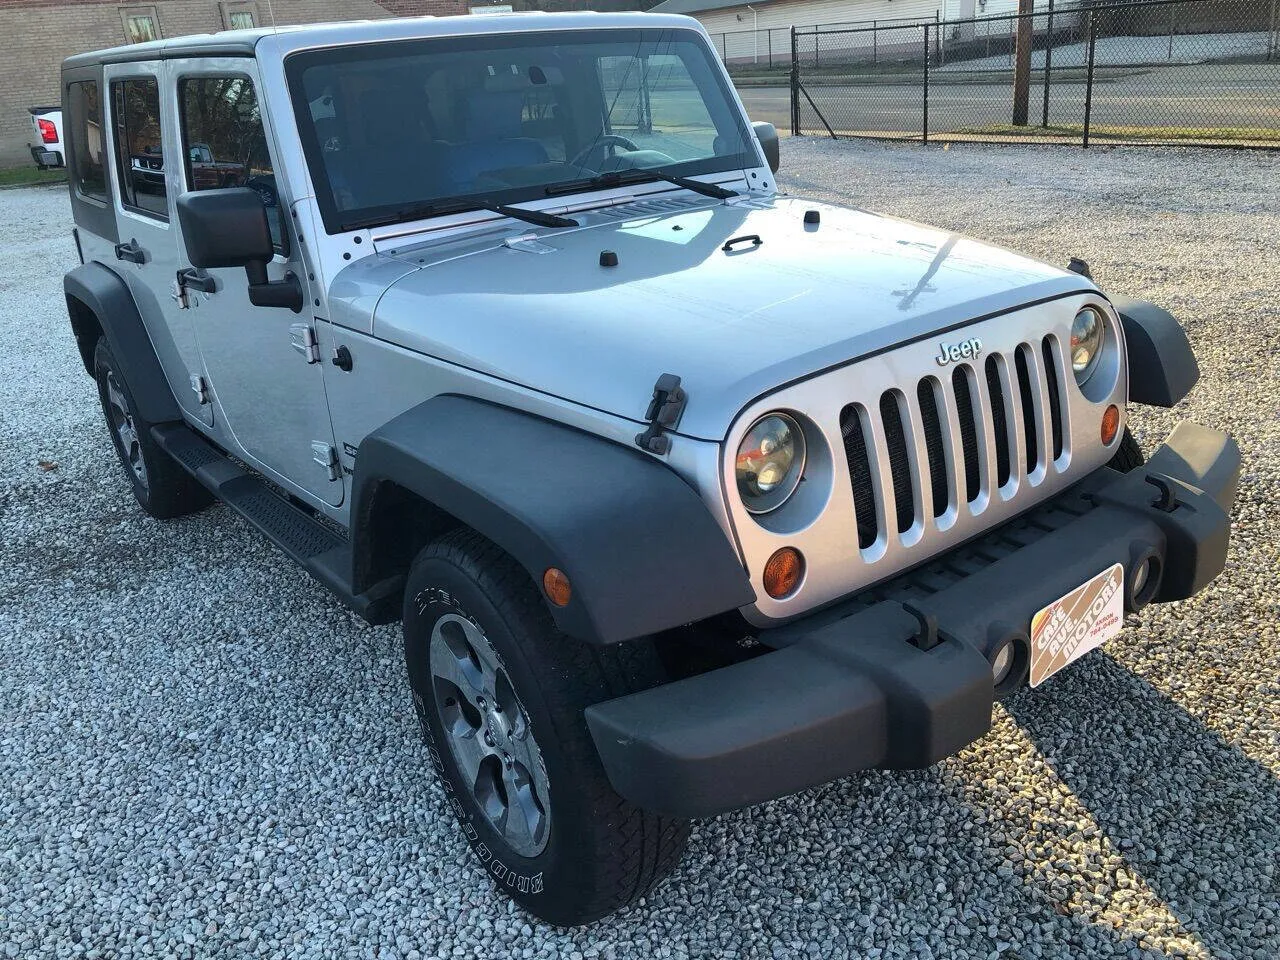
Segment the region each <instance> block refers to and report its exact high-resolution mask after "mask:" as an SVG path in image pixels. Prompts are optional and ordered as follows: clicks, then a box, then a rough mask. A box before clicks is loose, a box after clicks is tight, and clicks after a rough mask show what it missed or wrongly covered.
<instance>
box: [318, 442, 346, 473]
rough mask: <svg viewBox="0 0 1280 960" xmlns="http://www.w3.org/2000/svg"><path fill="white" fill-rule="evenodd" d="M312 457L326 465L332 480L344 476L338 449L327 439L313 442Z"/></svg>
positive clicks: (323, 465) (325, 467)
mask: <svg viewBox="0 0 1280 960" xmlns="http://www.w3.org/2000/svg"><path fill="white" fill-rule="evenodd" d="M311 459H312V460H314V461H315V462H316V463H318V464H320V466H322V467H324V469H325V470H326V472H327V473H328V474H329V479H330V480H337V479H338V478H339V477H341V476H342V467H341V465H340V464H339V463H338V451H337V450H335V449H333V447H332V446H331V445H330V444H328V443H326V442H325V441H323V440H313V441H312V442H311Z"/></svg>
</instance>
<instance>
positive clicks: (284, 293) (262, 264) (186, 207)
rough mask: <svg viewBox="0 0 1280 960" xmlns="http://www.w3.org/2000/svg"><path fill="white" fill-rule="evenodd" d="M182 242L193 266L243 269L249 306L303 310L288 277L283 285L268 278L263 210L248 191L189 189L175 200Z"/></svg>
mask: <svg viewBox="0 0 1280 960" xmlns="http://www.w3.org/2000/svg"><path fill="white" fill-rule="evenodd" d="M177 207H178V222H179V223H180V224H181V225H182V241H183V243H184V244H185V246H186V248H187V258H188V259H189V260H190V261H191V265H192V266H193V267H203V268H206V269H211V268H217V267H244V272H245V275H246V276H247V277H248V280H249V302H250V303H252V304H253V305H254V306H256V307H288V308H289V309H290V310H292V311H293V312H294V313H297V312H298V311H300V310H301V309H302V284H301V283H300V282H299V281H298V278H297V276H295V275H294V274H293V273H292V272H290V273H286V274H285V275H284V279H283V280H275V281H271V280H268V279H267V264H268V263H270V262H271V259H272V257H274V256H275V245H274V244H273V242H272V240H271V227H270V225H269V224H268V223H267V208H266V205H265V204H263V202H262V196H261V195H260V194H259V193H258V192H257V191H256V190H251V189H250V188H248V187H225V188H223V189H220V190H193V191H188V192H187V193H184V194H182V196H180V197H178V202H177Z"/></svg>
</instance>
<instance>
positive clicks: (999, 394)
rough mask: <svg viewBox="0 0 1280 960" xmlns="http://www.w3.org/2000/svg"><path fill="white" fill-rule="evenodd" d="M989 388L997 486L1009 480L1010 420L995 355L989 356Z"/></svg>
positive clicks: (1001, 485)
mask: <svg viewBox="0 0 1280 960" xmlns="http://www.w3.org/2000/svg"><path fill="white" fill-rule="evenodd" d="M986 368H987V390H988V392H989V394H990V397H991V401H990V402H991V425H992V428H993V430H994V433H995V441H996V486H997V487H1003V486H1004V485H1005V484H1006V483H1008V482H1009V421H1008V418H1007V416H1006V413H1005V411H1006V407H1007V405H1006V402H1005V396H1004V385H1003V383H1002V382H1001V379H1000V365H999V363H998V362H997V361H996V358H995V357H994V356H990V357H987V363H986Z"/></svg>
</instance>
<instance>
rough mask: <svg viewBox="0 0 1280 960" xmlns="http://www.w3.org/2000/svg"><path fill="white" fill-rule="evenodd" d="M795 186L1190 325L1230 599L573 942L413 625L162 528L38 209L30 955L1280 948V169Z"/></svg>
mask: <svg viewBox="0 0 1280 960" xmlns="http://www.w3.org/2000/svg"><path fill="white" fill-rule="evenodd" d="M783 159H784V163H785V169H786V171H787V173H788V175H787V176H786V177H785V178H784V182H785V184H786V186H787V187H788V189H790V190H792V191H793V192H810V193H818V194H821V195H824V196H826V197H828V198H831V199H835V200H837V201H845V202H848V203H852V204H855V205H865V206H868V207H871V208H874V209H878V210H882V211H886V212H889V213H893V214H896V215H901V216H905V217H910V218H914V219H919V220H924V221H931V222H935V223H941V224H943V225H945V226H948V227H951V228H954V229H957V230H963V231H965V232H968V233H971V234H974V235H976V236H979V237H982V238H985V239H988V240H992V241H995V242H998V243H1003V244H1007V245H1009V246H1011V247H1014V248H1017V249H1020V250H1024V251H1027V252H1029V253H1032V254H1035V255H1038V256H1041V257H1043V258H1045V259H1047V260H1050V261H1053V262H1057V263H1065V262H1066V260H1067V257H1068V256H1069V255H1071V254H1077V255H1084V256H1087V257H1088V259H1089V260H1090V262H1091V263H1092V265H1093V267H1094V271H1095V274H1096V276H1097V277H1098V278H1099V280H1100V282H1101V283H1102V284H1103V286H1104V287H1107V288H1109V289H1115V290H1122V291H1134V292H1140V293H1141V294H1143V295H1146V296H1149V297H1151V298H1152V299H1154V300H1157V301H1159V302H1161V303H1163V304H1165V305H1167V306H1169V307H1170V308H1172V309H1174V310H1175V311H1176V312H1177V313H1178V314H1179V315H1181V316H1182V317H1183V318H1184V319H1185V321H1186V322H1187V325H1188V329H1189V332H1190V336H1191V339H1192V341H1193V343H1194V345H1195V347H1196V350H1197V353H1198V354H1199V357H1200V362H1201V365H1202V368H1203V370H1204V379H1203V381H1202V382H1201V384H1200V387H1199V389H1198V390H1197V391H1196V392H1195V394H1194V396H1193V397H1192V398H1191V399H1190V400H1189V401H1188V402H1187V403H1186V404H1185V409H1180V410H1177V411H1173V412H1172V413H1169V412H1158V411H1148V410H1142V411H1140V412H1139V413H1138V415H1137V418H1136V419H1137V428H1138V431H1139V433H1140V435H1141V438H1142V439H1143V440H1144V441H1146V442H1147V443H1148V444H1151V443H1154V442H1157V441H1158V439H1159V438H1160V437H1161V436H1162V435H1163V434H1164V433H1165V431H1167V429H1168V428H1169V427H1170V425H1171V424H1172V423H1173V422H1174V420H1175V418H1177V417H1179V416H1187V415H1189V416H1193V417H1195V418H1197V419H1199V420H1201V421H1203V422H1205V423H1208V424H1213V425H1218V426H1225V427H1227V428H1228V429H1230V430H1231V431H1232V432H1233V433H1234V434H1235V435H1236V437H1237V438H1238V439H1239V441H1240V444H1241V446H1242V447H1243V448H1244V451H1245V456H1246V472H1245V476H1244V479H1243V482H1242V487H1241V502H1242V504H1243V505H1242V506H1241V507H1240V508H1239V509H1238V517H1237V521H1236V532H1235V540H1234V545H1233V549H1232V555H1231V561H1230V566H1229V568H1228V572H1227V574H1226V576H1225V577H1224V578H1223V579H1221V580H1220V581H1219V582H1218V583H1217V584H1216V585H1215V586H1214V587H1212V588H1211V589H1210V590H1208V591H1207V592H1205V593H1204V594H1203V595H1202V596H1200V597H1198V598H1196V599H1195V600H1193V601H1191V602H1187V603H1183V604H1180V605H1177V606H1173V607H1161V608H1157V609H1154V610H1152V611H1151V612H1150V613H1149V614H1147V615H1145V616H1144V618H1143V622H1142V625H1141V627H1139V628H1137V629H1133V630H1130V631H1128V632H1126V633H1125V634H1124V635H1123V636H1122V637H1121V638H1119V639H1118V640H1116V641H1114V642H1113V643H1111V644H1110V645H1109V646H1108V647H1107V650H1106V651H1105V652H1099V653H1097V654H1092V655H1090V656H1089V657H1087V658H1086V659H1085V660H1084V661H1082V662H1081V663H1079V664H1078V665H1077V666H1076V667H1075V668H1074V669H1072V670H1070V671H1069V672H1067V673H1065V674H1063V675H1061V676H1060V677H1058V678H1056V679H1055V680H1054V681H1053V682H1052V683H1050V684H1049V685H1048V686H1046V687H1044V688H1042V689H1041V690H1040V691H1039V692H1038V693H1036V694H1024V695H1021V696H1020V697H1019V698H1017V699H1016V700H1015V701H1013V702H1012V703H1010V704H1009V705H1008V708H1007V709H1003V708H1001V709H998V710H997V717H996V723H995V730H994V731H993V732H992V734H991V735H990V736H989V737H987V738H986V739H984V740H983V741H981V742H980V743H978V744H976V745H975V746H973V747H971V748H969V749H967V750H965V751H964V752H963V753H962V754H961V755H960V756H958V757H955V758H953V759H951V760H948V761H946V762H944V763H942V764H940V765H938V766H936V767H934V768H933V769H930V770H927V771H922V772H918V773H911V774H881V773H870V774H867V775H865V776H860V777H856V778H852V779H849V780H846V781H842V782H839V783H835V784H831V785H829V786H826V787H824V788H822V789H819V790H815V791H811V792H809V793H805V794H802V795H799V796H796V797H792V798H788V799H785V800H781V801H778V802H775V803H771V804H768V805H765V806H762V807H759V808H756V809H752V810H748V811H744V812H741V813H737V814H734V815H731V816H725V817H721V818H719V819H717V820H714V821H710V822H705V823H702V824H699V825H698V826H697V827H696V829H695V832H694V836H693V841H692V845H691V848H690V851H689V855H688V857H687V858H686V860H685V862H684V864H683V866H682V867H681V868H680V870H679V871H678V872H677V873H676V874H675V876H674V877H673V878H672V879H671V880H670V881H668V882H667V883H666V884H664V885H663V886H662V887H660V888H659V889H658V890H657V891H656V892H655V893H654V894H653V896H651V897H650V898H649V899H648V901H647V902H644V903H642V904H640V905H638V906H636V907H634V908H632V909H630V910H628V911H627V912H625V913H624V914H622V915H620V916H618V917H616V918H614V919H612V920H609V921H607V922H604V923H601V924H598V925H596V926H595V927H592V928H589V929H584V930H578V931H570V932H564V931H556V930H553V929H550V928H546V927H543V926H541V925H539V924H537V923H535V922H532V921H530V920H529V919H527V918H526V917H525V916H523V915H521V914H519V913H517V912H515V911H514V909H513V908H512V907H510V906H509V905H508V904H507V902H505V901H504V900H501V899H499V898H496V897H495V896H494V895H492V893H491V891H490V888H489V884H488V881H487V880H485V879H484V877H483V876H482V875H481V874H480V872H479V871H477V870H476V869H474V868H473V867H472V865H471V862H470V858H469V854H468V851H467V849H466V846H465V844H464V842H463V841H462V839H461V838H460V837H459V835H458V833H457V831H456V830H455V829H454V826H453V823H452V821H451V819H450V817H449V816H448V814H447V812H446V810H445V809H444V806H443V803H442V799H441V794H440V792H439V791H438V790H437V788H436V787H435V786H434V784H433V782H432V780H431V777H430V775H429V773H428V769H427V762H426V756H425V751H424V747H423V746H422V744H421V742H420V740H419V738H418V735H417V731H416V728H415V724H414V722H413V719H412V715H411V711H410V705H409V698H408V694H407V689H406V684H405V680H404V677H403V665H402V662H401V652H400V643H399V637H398V633H397V631H396V629H393V628H378V629H373V628H370V627H367V626H364V625H362V624H361V623H360V622H358V621H357V620H356V619H354V618H353V617H352V616H350V615H349V614H348V613H346V612H345V611H344V610H343V609H341V608H340V607H338V606H337V605H336V604H335V603H333V602H332V601H331V600H330V599H329V598H328V596H327V594H326V593H325V592H324V590H322V589H321V588H320V587H319V586H317V585H316V584H314V583H312V582H311V581H310V580H308V578H307V577H306V576H305V575H303V574H301V573H299V572H298V571H297V570H296V569H295V568H294V567H293V566H292V565H291V564H290V562H289V561H288V560H286V559H285V558H284V557H283V556H282V555H281V554H280V553H278V552H277V551H276V550H274V549H273V548H272V547H270V546H268V545H267V543H266V542H265V541H264V540H262V539H261V538H260V537H258V536H256V535H255V534H253V533H252V532H251V531H250V530H249V529H248V528H247V526H246V525H245V524H244V523H242V522H239V521H238V520H236V519H235V518H234V517H233V516H232V515H231V514H229V512H228V511H226V510H225V509H223V508H220V507H215V508H213V509H210V510H208V511H206V512H205V513H202V514H201V515H199V516H196V517H192V518H189V519H185V520H182V521H177V522H171V523H164V524H161V523H156V522H154V521H151V520H149V519H147V518H146V517H144V516H143V515H142V514H141V513H140V512H139V511H138V510H137V509H136V508H135V507H134V505H133V503H132V500H131V498H130V497H129V495H128V492H127V490H126V486H125V482H124V480H123V478H122V477H121V476H120V474H119V472H118V471H119V468H118V467H117V466H116V464H115V463H114V461H113V456H112V452H111V449H110V446H109V444H108V440H107V436H106V432H105V430H104V428H103V426H102V423H101V421H100V415H99V412H98V409H97V400H96V397H95V394H94V391H93V387H92V383H91V381H90V380H89V379H88V378H87V377H86V376H84V374H83V372H82V370H81V369H79V367H78V360H77V357H76V355H75V351H74V348H73V345H72V339H71V335H70V331H69V329H68V325H67V322H66V318H65V317H64V315H63V311H62V304H61V294H60V290H59V277H60V275H61V274H62V272H63V271H64V270H65V269H66V268H67V267H68V266H70V265H71V264H72V262H73V260H74V251H73V250H72V248H71V245H70V243H69V241H68V238H67V231H68V224H69V220H68V213H67V202H66V199H65V196H64V194H63V193H62V192H61V191H60V190H54V189H43V190H24V191H11V192H4V193H0V245H2V247H0V250H2V253H0V256H2V260H0V262H3V264H4V269H3V273H2V274H0V330H2V331H3V342H4V345H5V348H6V355H7V356H8V357H9V360H10V363H9V373H8V374H7V375H5V376H3V377H0V428H2V429H3V433H4V435H5V436H7V437H8V438H9V440H8V441H7V442H6V443H5V444H4V445H3V446H2V447H0V544H2V545H3V546H2V548H0V549H2V550H3V556H2V562H0V599H2V600H3V603H4V612H3V614H0V663H3V673H2V674H0V677H2V679H0V721H2V726H0V958H4V957H16V958H29V957H64V956H79V955H85V956H100V957H126V956H173V957H197V956H201V957H203V956H220V957H240V956H264V957H321V956H325V957H329V956H352V957H380V958H402V960H408V958H415V957H450V956H458V957H466V956H486V957H487V956H495V957H496V956H501V957H508V956H514V957H544V956H545V957H565V958H579V957H594V956H602V957H621V956H646V957H648V956H661V957H668V956H672V957H703V956H713V955H714V956H736V957H764V958H772V957H784V956H799V957H805V956H810V957H824V958H825V957H834V956H867V957H881V956H914V957H939V958H941V957H977V958H987V957H1001V956H1002V957H1019V958H1030V957H1106V956H1121V957H1149V956H1163V955H1173V956H1190V957H1233V958H1246V957H1248V958H1257V960H1270V958H1275V957H1277V956H1280V877H1277V864H1278V863H1280V817H1278V816H1277V813H1278V812H1280V782H1278V781H1277V776H1278V775H1280V654H1278V653H1277V646H1276V639H1277V638H1276V622H1277V619H1278V617H1277V595H1276V593H1275V588H1274V584H1275V582H1276V580H1277V574H1280V561H1278V560H1277V557H1278V556H1280V533H1277V520H1280V517H1278V516H1277V506H1276V504H1277V503H1280V454H1278V453H1277V451H1280V415H1278V414H1280V411H1278V409H1277V400H1276V397H1277V396H1280V365H1277V364H1276V362H1275V358H1276V356H1277V355H1280V312H1278V310H1277V306H1276V305H1277V303H1280V278H1278V277H1277V269H1276V254H1275V237H1276V228H1277V223H1280V157H1277V156H1276V155H1268V154H1254V153H1234V152H1226V151H1223V152H1212V151H1205V152H1194V151H1185V152H1184V151H1175V150H1169V151H1154V150H1152V151H1149V152H1147V151H1124V150H1114V151H1106V150H1090V151H1089V152H1088V153H1087V154H1086V153H1084V152H1082V151H1079V150H1067V149H1054V148H1035V147H994V148H993V147H980V146H974V147H957V148H954V149H951V150H949V151H946V152H944V151H942V150H941V149H926V148H920V147H912V146H901V145H898V146H882V145H876V144H862V145H860V144H849V143H840V144H833V143H829V142H821V141H805V140H800V141H788V142H787V143H786V144H785V146H784V153H783ZM832 184H843V185H846V186H845V187H844V188H843V189H841V190H833V189H831V187H830V185H832ZM44 238H50V239H44ZM41 460H43V461H47V462H52V463H56V464H57V467H56V469H48V470H46V469H42V468H41V466H40V465H39V463H38V461H41Z"/></svg>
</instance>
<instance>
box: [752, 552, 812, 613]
mask: <svg viewBox="0 0 1280 960" xmlns="http://www.w3.org/2000/svg"><path fill="white" fill-rule="evenodd" d="M803 576H804V556H803V555H802V554H801V553H800V551H799V550H797V549H796V548H795V547H783V548H782V549H781V550H779V551H778V552H777V553H775V554H774V555H773V556H772V557H770V558H769V562H768V563H766V564H765V565H764V575H763V576H762V577H761V579H762V580H764V591H765V593H767V594H769V596H771V597H773V599H775V600H781V599H783V598H784V597H789V596H790V595H791V594H793V593H795V590H796V587H798V586H799V585H800V579H801V577H803Z"/></svg>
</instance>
